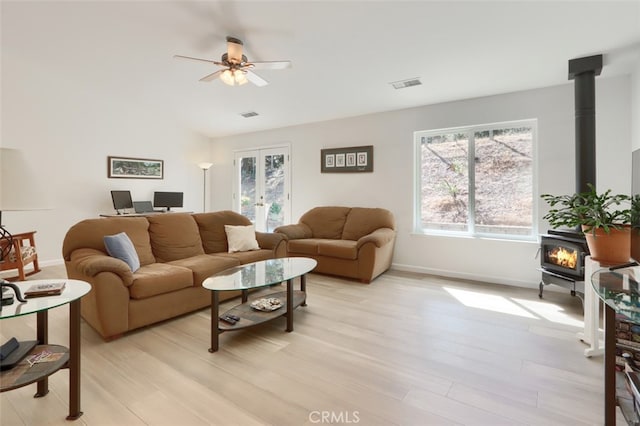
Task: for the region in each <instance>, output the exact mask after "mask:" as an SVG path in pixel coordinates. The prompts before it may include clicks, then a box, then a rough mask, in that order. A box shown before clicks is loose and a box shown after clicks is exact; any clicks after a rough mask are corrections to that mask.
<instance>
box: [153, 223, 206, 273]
mask: <svg viewBox="0 0 640 426" xmlns="http://www.w3.org/2000/svg"><path fill="white" fill-rule="evenodd" d="M147 219H148V220H149V236H150V238H151V247H152V248H153V253H154V254H155V256H156V259H157V260H158V262H170V261H172V260H178V259H185V258H187V257H192V256H197V255H199V254H204V250H203V249H202V240H201V239H200V232H199V231H198V225H197V223H196V221H195V220H194V219H193V217H192V216H191V215H190V214H188V213H164V214H158V215H153V216H149V217H147Z"/></svg>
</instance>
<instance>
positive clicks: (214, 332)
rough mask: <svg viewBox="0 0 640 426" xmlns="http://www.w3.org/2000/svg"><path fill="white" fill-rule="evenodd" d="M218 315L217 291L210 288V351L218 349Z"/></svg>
mask: <svg viewBox="0 0 640 426" xmlns="http://www.w3.org/2000/svg"><path fill="white" fill-rule="evenodd" d="M218 315H219V314H218V292H217V291H215V290H211V347H210V348H209V352H211V353H213V352H217V351H218V335H219V334H220V330H218Z"/></svg>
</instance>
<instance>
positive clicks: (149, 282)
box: [129, 263, 193, 299]
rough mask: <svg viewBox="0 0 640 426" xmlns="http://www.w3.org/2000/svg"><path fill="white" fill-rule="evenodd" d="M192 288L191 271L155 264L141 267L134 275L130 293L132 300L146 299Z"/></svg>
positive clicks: (165, 264) (179, 267) (174, 266)
mask: <svg viewBox="0 0 640 426" xmlns="http://www.w3.org/2000/svg"><path fill="white" fill-rule="evenodd" d="M192 286H193V273H192V272H191V270H190V269H188V268H183V267H181V266H176V265H169V264H167V263H153V264H151V265H145V266H142V267H140V269H138V270H137V271H136V272H135V273H134V274H133V284H131V287H129V293H130V295H131V298H132V299H146V298H147V297H151V296H156V295H158V294H163V293H169V292H172V291H175V290H180V289H183V288H188V287H192Z"/></svg>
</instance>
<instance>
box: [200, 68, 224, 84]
mask: <svg viewBox="0 0 640 426" xmlns="http://www.w3.org/2000/svg"><path fill="white" fill-rule="evenodd" d="M223 71H224V70H218V71H216V72H214V73H211V74H209V75H205V76H204V77H202V78H201V79H200V80H199V81H211V80H215V79H216V78H218V77H220V74H222V72H223Z"/></svg>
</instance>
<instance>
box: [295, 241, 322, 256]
mask: <svg viewBox="0 0 640 426" xmlns="http://www.w3.org/2000/svg"><path fill="white" fill-rule="evenodd" d="M320 241H322V239H320V238H305V239H302V240H289V241H287V252H289V253H296V254H311V255H316V254H318V244H319V242H320Z"/></svg>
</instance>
